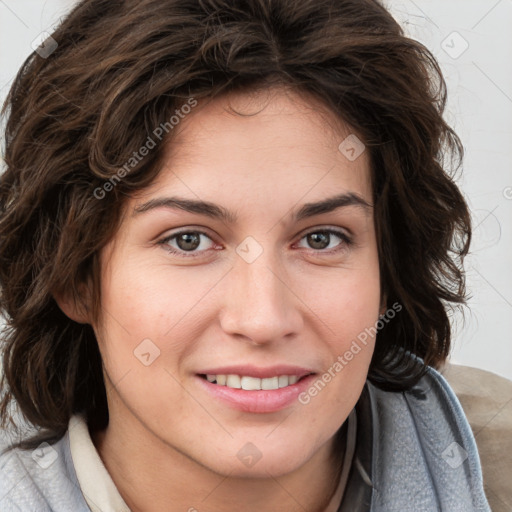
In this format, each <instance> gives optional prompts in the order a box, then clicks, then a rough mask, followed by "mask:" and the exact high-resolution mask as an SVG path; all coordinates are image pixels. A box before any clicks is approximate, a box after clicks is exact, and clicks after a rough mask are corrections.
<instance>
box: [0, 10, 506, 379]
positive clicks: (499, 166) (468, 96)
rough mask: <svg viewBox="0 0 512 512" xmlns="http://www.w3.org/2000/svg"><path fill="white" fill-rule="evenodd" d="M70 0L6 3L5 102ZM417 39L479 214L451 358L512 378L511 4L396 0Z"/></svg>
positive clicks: (0, 74) (1, 86) (0, 15)
mask: <svg viewBox="0 0 512 512" xmlns="http://www.w3.org/2000/svg"><path fill="white" fill-rule="evenodd" d="M73 4H74V1H71V0H46V1H44V0H0V101H3V99H4V97H5V95H6V93H7V91H8V88H9V86H10V84H11V82H12V79H13V77H14V75H15V74H16V72H17V70H18V68H19V67H20V65H21V64H22V62H23V61H24V59H25V58H26V57H27V56H28V55H29V54H30V53H31V51H32V48H31V44H32V41H34V40H35V39H37V37H38V36H39V34H40V33H41V32H43V31H49V32H51V28H52V26H54V25H55V24H56V23H58V21H59V19H60V18H61V16H62V15H63V14H65V13H66V12H67V11H68V10H69V8H70V7H71V6H72V5H73ZM386 6H387V7H388V8H389V9H390V10H391V12H392V13H393V15H394V16H395V18H396V19H397V20H398V21H399V22H400V23H401V25H402V27H403V28H404V30H405V31H406V33H407V34H408V35H410V36H411V37H413V38H414V39H417V40H419V41H421V42H422V43H423V44H425V45H426V46H427V47H428V48H429V49H430V50H431V51H432V52H433V53H434V55H435V56H436V57H437V59H438V61H439V62H440V64H441V67H442V69H443V73H444V75H445V78H446V81H447V84H448V93H449V105H448V112H447V114H446V119H447V120H448V122H449V123H450V124H451V125H452V126H453V127H454V128H455V130H456V131H457V132H458V134H459V136H460V137H461V139H462V142H463V144H464V147H465V150H466V157H465V160H464V165H463V172H462V174H461V175H460V176H461V177H460V179H459V184H460V186H461V188H462V190H463V192H464V194H465V195H466V198H467V200H468V203H469V205H470V208H471V211H472V214H473V220H474V242H473V246H472V250H471V256H470V257H469V258H468V259H467V264H466V268H467V273H468V288H469V290H470V292H471V295H472V298H471V300H470V302H469V309H468V310H466V313H465V315H464V318H463V317H462V316H461V315H456V316H455V317H454V319H453V326H454V335H455V336H454V348H453V351H452V361H453V362H455V363H459V364H465V365H469V366H475V367H478V368H483V369H486V370H490V371H492V372H494V373H497V374H499V375H502V376H505V377H508V378H509V379H512V339H511V334H510V333H511V331H512V166H511V163H512V64H511V62H512V31H511V30H510V26H511V24H512V0H387V1H386Z"/></svg>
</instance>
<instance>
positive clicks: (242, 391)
mask: <svg viewBox="0 0 512 512" xmlns="http://www.w3.org/2000/svg"><path fill="white" fill-rule="evenodd" d="M52 40H53V42H52V41H50V42H52V44H50V45H45V46H44V48H46V51H42V50H41V49H39V50H40V51H39V52H36V53H35V54H34V55H32V56H31V57H30V58H29V59H28V60H27V62H26V63H25V64H24V66H23V68H22V70H21V71H20V73H19V74H18V77H17V78H16V80H15V83H14V85H13V87H12V89H11V91H10V94H9V97H8V99H7V102H6V104H5V107H4V113H5V114H6V115H7V125H6V152H5V160H6V163H7V170H6V172H5V173H4V174H3V176H2V178H1V183H0V204H1V207H2V208H1V211H2V214H1V220H0V226H1V227H0V233H1V242H2V243H1V248H0V269H1V270H0V280H1V281H0V282H1V285H2V290H3V291H2V298H1V300H2V308H3V311H4V313H5V316H6V319H7V328H6V330H5V332H4V336H3V340H4V360H3V366H4V382H3V389H4V397H3V401H2V403H1V416H2V419H3V424H4V427H5V428H6V434H5V436H6V437H7V436H8V432H9V431H8V429H7V427H8V424H9V423H12V421H14V422H18V423H20V424H21V427H20V430H21V433H19V437H18V438H16V439H14V438H12V434H11V438H10V439H9V444H10V447H8V449H6V450H5V452H4V454H3V455H2V458H0V468H1V470H0V471H1V472H0V474H1V477H2V483H1V484H0V500H2V501H0V503H1V504H2V510H34V509H37V510H38V511H39V510H52V511H69V510H73V511H82V510H93V511H102V512H105V511H107V510H109V511H110V510H112V511H114V510H115V511H119V510H123V511H124V510H131V511H148V512H151V511H163V510H165V511H172V512H174V511H186V510H188V511H189V512H191V511H199V512H201V511H203V510H208V511H215V512H220V511H227V510H233V509H236V510H241V511H244V512H252V511H255V510H258V511H259V510H271V511H275V510H286V511H290V512H291V511H302V510H308V511H309V510H311V511H315V512H316V511H318V512H325V511H327V512H335V511H359V510H361V511H368V510H372V511H384V510H385V511H390V510H402V511H403V510H411V511H412V510H414V511H421V510H425V511H427V510H428V511H432V510H447V511H448V510H449V511H454V510H464V511H468V510H479V511H484V510H489V508H488V505H487V501H486V498H485V495H484V493H483V489H482V478H481V471H480V465H479V457H478V453H477V451H476V447H475V443H474V439H473V437H472V434H471V431H470V428H469V426H468V424H467V421H466V419H465V417H464V414H463V412H462V409H461V407H460V404H459V403H458V401H457V399H456V398H455V395H454V394H453V392H452V391H451V389H450V388H449V387H448V385H447V384H446V382H445V381H444V379H443V378H442V377H441V376H440V375H439V374H438V373H437V372H436V370H435V369H434V368H436V367H439V365H440V364H442V362H443V361H444V360H445V359H446V357H447V354H448V353H449V348H450V324H449V319H448V313H447V312H448V310H449V308H450V307H451V306H453V305H458V304H462V303H464V298H465V291H464V274H463V272H462V270H461V267H460V263H461V262H462V259H463V257H464V256H465V254H466V253H467V251H468V246H469V241H470V234H471V228H470V221H469V214H468V210H467V206H466V204H465V202H464V199H463V197H462V195H461V193H460V191H459V190H458V188H457V186H456V185H455V184H454V182H453V179H452V177H451V176H450V174H449V173H448V169H444V168H443V165H444V163H448V159H447V156H448V157H449V156H450V155H451V156H452V157H453V159H454V161H455V162H456V161H457V158H458V157H460V155H461V153H462V148H461V144H460V141H459V139H458V138H457V136H456V135H455V134H454V133H453V131H452V130H451V129H450V128H449V127H448V126H447V125H446V124H445V122H444V121H443V119H442V112H443V108H444V103H445V85H444V82H443V79H442V76H441V74H440V71H439V68H438V66H437V64H436V62H435V60H434V58H433V57H432V55H431V54H430V53H429V52H428V51H427V50H426V49H425V48H424V47H423V46H421V45H420V44H419V43H417V42H414V41H412V40H409V39H407V38H406V37H404V36H403V34H402V32H401V30H400V28H399V26H398V25H397V23H396V22H395V21H394V20H393V18H392V17H391V16H390V15H389V13H388V12H387V11H386V10H385V9H384V8H383V7H382V6H381V5H380V4H379V3H377V2H376V1H374V0H357V1H356V0H343V1H340V0H337V1H334V0H322V1H318V0H305V1H302V2H295V1H293V0H246V1H245V2H235V1H233V0H204V1H201V2H195V1H194V2H192V1H186V0H180V1H176V2H160V1H158V0H144V1H124V2H112V1H105V0H89V1H83V2H80V3H79V4H78V5H77V6H76V7H75V8H74V10H73V11H72V12H71V13H70V15H69V16H68V17H67V18H66V19H65V20H63V22H62V23H61V25H60V26H59V27H58V28H57V29H56V31H55V32H54V33H53V34H52ZM44 48H43V49H44ZM49 48H53V52H51V53H50V52H49V51H48V49H49ZM14 404H16V405H17V407H18V409H13V406H14ZM30 426H34V427H36V430H33V431H30V430H29V431H26V430H24V429H26V428H30ZM27 476H28V478H27Z"/></svg>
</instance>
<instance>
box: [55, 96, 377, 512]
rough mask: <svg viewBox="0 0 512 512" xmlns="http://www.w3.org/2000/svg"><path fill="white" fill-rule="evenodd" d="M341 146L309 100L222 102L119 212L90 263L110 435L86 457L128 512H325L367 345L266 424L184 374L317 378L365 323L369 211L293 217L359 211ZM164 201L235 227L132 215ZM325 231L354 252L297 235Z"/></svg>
mask: <svg viewBox="0 0 512 512" xmlns="http://www.w3.org/2000/svg"><path fill="white" fill-rule="evenodd" d="M229 107H233V108H234V110H235V111H236V112H242V113H243V114H250V115H238V114H236V113H233V111H232V110H230V109H229ZM350 133H351V130H350V129H349V128H348V127H347V126H346V125H344V124H343V123H342V122H341V121H340V120H339V119H337V118H336V117H335V116H334V114H333V113H331V112H329V111H327V110H326V109H325V108H324V107H323V106H322V105H321V104H320V103H319V102H318V101H316V100H315V99H313V98H311V97H308V96H306V95H304V94H301V95H299V94H297V93H295V92H292V91H290V90H286V89H284V88H276V89H272V90H266V91H260V92H257V93H253V94H248V93H244V94H238V95H233V94H232V95H230V96H224V97H220V98H217V99H215V100H213V101H211V102H210V103H207V104H200V105H199V106H198V107H196V109H195V110H193V111H192V112H191V113H190V114H188V115H187V116H186V118H185V119H184V120H182V121H181V122H180V124H179V126H178V127H177V130H176V133H175V135H176V137H175V139H174V140H173V142H172V143H171V144H170V145H169V146H168V148H167V153H166V160H165V165H164V167H163V169H162V171H161V172H160V173H159V175H158V177H157V178H156V180H155V181H154V182H153V183H152V184H151V186H150V187H149V188H147V189H145V190H143V191H141V192H139V193H138V194H137V195H136V196H134V197H132V198H131V199H130V200H129V201H128V202H127V203H126V208H125V212H124V217H123V221H122V224H121V226H120V229H119V231H118V233H117V234H116V236H115V238H114V239H113V240H112V242H111V243H110V244H109V245H107V246H106V247H105V248H104V250H103V252H102V254H101V262H102V275H101V283H102V311H103V315H102V318H101V319H100V321H99V322H97V323H93V327H94V329H95V332H96V335H97V338H98V343H99V346H100V351H101V354H102V358H103V362H104V374H105V382H106V387H107V397H108V405H109V412H110V423H109V425H108V427H107V429H106V430H105V431H103V432H97V433H94V434H93V442H94V443H95V446H96V448H97V450H98V452H99V454H100V456H101V458H102V460H103V461H104V463H105V466H106V468H107V469H108V471H109V473H110V474H111V476H112V478H113V480H114V482H115V484H116V486H117V487H118V489H119V492H120V493H121V495H122V497H123V499H124V500H125V501H126V503H127V504H128V506H129V507H130V508H131V510H133V511H142V510H144V511H145V512H152V511H161V510H171V511H187V510H188V511H193V510H197V511H198V512H202V511H206V510H207V511H215V512H223V511H226V512H227V511H230V512H231V511H232V510H235V509H236V510H241V511H243V512H256V511H257V512H261V510H279V511H287V512H295V511H297V512H299V511H300V512H304V510H306V511H308V512H309V511H311V512H316V511H318V512H320V511H322V512H323V511H324V510H326V508H325V507H326V505H327V502H328V501H329V498H330V497H331V495H332V494H333V491H334V490H335V486H336V485H337V478H338V475H337V473H335V466H334V461H335V460H336V459H339V455H338V454H334V455H335V457H334V459H333V457H332V455H333V439H334V437H333V436H334V435H335V433H336V432H337V431H338V430H339V429H340V427H341V426H342V425H343V424H344V422H345V420H346V419H347V417H348V415H349V413H350V411H351V410H352V409H353V407H354V406H355V404H356V402H357V400H358V398H359V396H360V393H361V391H362V388H363V385H364V382H365V379H366V376H367V373H368V367H369V364H370V360H371V356H372V353H373V346H374V340H373V339H371V338H370V339H369V341H368V345H367V346H366V347H363V348H362V350H361V351H360V352H359V353H358V354H357V355H356V356H354V358H353V359H352V360H351V361H350V363H349V364H347V365H346V366H345V367H344V368H343V370H342V371H341V372H339V373H337V374H336V377H335V378H333V379H332V380H331V382H330V383H329V384H328V385H327V386H326V387H325V388H324V389H323V390H322V391H321V392H320V393H318V395H317V396H315V397H314V398H312V399H311V400H310V402H309V403H308V404H306V405H303V404H301V403H299V402H298V401H297V402H294V403H293V404H292V405H291V406H289V407H287V408H285V409H283V410H281V411H278V412H275V413H264V414H255V413H246V412H241V411H238V410H236V409H233V408H230V407H228V406H226V404H225V403H223V402H220V401H218V400H216V399H213V398H211V397H210V396H209V395H208V394H206V393H205V392H204V391H203V390H202V388H201V386H200V385H199V383H198V381H197V377H196V372H197V371H198V370H200V369H202V368H208V367H210V368H211V367H215V366H222V365H228V364H253V365H255V366H260V367H265V366H270V365H274V364H279V363H287V364H295V365H299V366H305V367H308V368H312V369H313V370H314V371H315V372H317V373H318V374H319V375H321V374H322V373H323V372H326V371H327V369H328V368H329V367H331V366H332V364H333V363H334V362H335V361H336V359H337V357H338V356H340V355H343V354H344V353H345V352H346V351H347V350H348V349H349V347H350V345H351V343H352V341H353V340H354V339H355V338H356V337H357V335H358V334H359V333H361V332H362V331H364V329H365V328H367V327H369V326H372V325H374V324H375V322H376V321H377V319H378V316H379V313H381V312H382V311H383V305H382V303H381V288H380V277H379V260H378V253H377V244H376V235H375V228H374V220H373V210H372V208H371V207H370V208H363V207H360V206H346V207H341V208H338V209H336V210H334V211H332V212H329V213H322V214H320V215H316V216H314V217H310V218H306V219H303V220H301V221H295V220H293V219H292V216H291V214H292V213H293V212H295V211H297V210H298V209H299V208H300V207H301V206H302V205H303V204H305V203H310V202H315V201H319V200H322V199H326V198H327V197H331V196H334V195H337V194H340V193H353V194H357V195H358V196H360V197H361V198H363V199H364V200H365V201H366V202H367V203H369V204H371V201H372V188H371V180H370V170H369V168H370V161H369V155H368V152H367V151H365V152H363V154H362V155H361V156H360V157H359V158H357V159H356V160H355V161H349V160H348V159H347V158H346V157H345V156H344V155H343V154H342V153H341V152H340V151H339V150H338V145H339V144H340V142H341V141H343V140H344V139H345V137H347V135H349V134H350ZM170 196H180V197H183V198H187V199H196V200H197V199H201V200H204V201H210V202H212V203H215V204H217V205H220V206H222V207H224V208H226V209H228V210H229V211H231V212H233V214H236V215H237V217H238V218H237V220H236V222H227V221H221V220H218V219H212V218H209V217H207V216H205V215H201V214H197V213H190V212H187V211H184V210H181V209H171V208H165V207H162V208H156V209H152V210H149V211H146V212H144V213H134V212H135V210H136V209H137V208H138V207H140V206H141V205H142V204H144V203H146V202H148V201H150V200H152V199H157V198H162V197H170ZM325 228H333V229H338V230H339V231H341V232H342V233H345V234H348V235H350V237H351V239H352V242H353V243H352V244H347V243H346V242H344V240H343V239H341V238H339V237H338V236H336V235H331V236H330V239H329V236H327V241H326V242H325V246H327V245H328V244H329V245H328V248H327V249H321V248H320V249H319V248H318V245H317V246H315V245H314V241H313V242H312V241H311V240H310V238H308V237H307V236H306V235H307V234H308V233H312V232H315V233H318V231H320V232H321V231H322V229H325ZM197 229H200V230H201V231H204V232H205V233H207V235H208V236H207V237H205V236H201V245H200V246H199V247H198V248H197V249H195V254H196V255H197V257H187V256H186V254H187V252H186V251H185V250H183V249H181V251H180V247H183V246H184V245H185V247H186V244H183V243H182V244H181V246H180V245H179V244H178V240H177V239H176V238H175V239H174V240H167V242H164V243H159V242H162V240H164V239H165V238H168V237H169V236H171V235H172V234H176V233H177V232H178V231H183V230H186V231H187V232H194V230H197ZM248 236H251V237H253V238H254V239H255V240H256V241H257V242H258V243H259V245H260V246H261V249H262V250H263V252H262V254H261V255H260V256H259V257H258V258H257V259H256V260H255V261H254V262H252V263H248V262H247V261H245V260H244V259H243V258H242V257H240V256H239V255H238V254H237V252H236V249H237V247H238V246H239V244H241V242H242V241H243V240H244V239H245V238H246V237H248ZM169 248H173V249H175V250H177V251H180V254H179V255H178V254H171V253H170V252H169V250H168V249H169ZM336 249H338V251H336ZM329 251H331V252H330V253H329ZM332 251H336V252H332ZM183 254H185V256H183ZM188 254H190V253H188ZM63 309H65V310H66V311H67V312H68V313H69V314H70V316H73V315H75V316H76V314H77V313H76V312H73V311H70V309H69V307H66V306H65V305H64V307H63ZM148 338H149V339H150V340H151V341H152V343H154V345H155V346H157V347H158V349H159V350H160V355H159V357H158V358H156V359H155V360H154V362H152V364H150V365H149V366H145V365H143V364H142V363H141V362H140V361H139V359H137V358H136V357H135V356H134V350H135V349H136V348H137V346H138V345H139V344H140V343H141V341H142V340H144V339H148ZM248 442H250V443H252V444H254V445H255V446H256V447H257V449H258V450H259V452H261V454H262V456H261V459H260V460H259V461H258V462H257V463H256V464H254V465H253V466H252V467H247V466H246V465H244V464H243V463H241V461H240V460H239V459H238V457H237V453H238V452H239V450H240V449H241V448H242V447H244V446H245V445H246V443H248ZM298 447H300V449H298ZM341 455H342V454H341ZM333 474H334V477H333V478H328V476H329V475H333ZM170 507H172V508H170ZM329 510H331V509H329Z"/></svg>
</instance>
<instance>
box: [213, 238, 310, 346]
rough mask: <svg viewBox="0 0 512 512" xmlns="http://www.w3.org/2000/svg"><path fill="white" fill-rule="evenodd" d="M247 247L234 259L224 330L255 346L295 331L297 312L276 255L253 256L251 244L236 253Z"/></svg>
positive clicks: (225, 310)
mask: <svg viewBox="0 0 512 512" xmlns="http://www.w3.org/2000/svg"><path fill="white" fill-rule="evenodd" d="M247 247H249V251H248V252H247V253H243V252H242V253H241V255H240V254H239V255H238V256H237V258H236V260H235V264H234V268H233V270H232V272H230V276H229V282H228V286H227V289H226V290H225V292H226V296H225V301H224V306H225V308H224V314H223V318H222V325H223V328H224V330H225V331H226V332H229V333H230V334H238V335H243V336H244V337H245V338H247V339H250V340H251V341H252V342H253V343H257V344H262V343H267V342H270V341H273V340H277V339H279V338H283V337H284V336H286V335H287V334H291V333H294V332H297V331H298V330H299V329H300V325H301V316H300V312H299V311H298V309H297V303H296V301H295V300H294V295H293V293H292V292H291V290H290V289H289V288H288V286H289V285H288V284H287V283H286V276H285V275H284V272H283V268H282V266H281V265H280V264H279V260H278V258H277V256H276V255H275V254H273V253H272V251H271V250H265V251H263V250H261V251H259V254H258V255H257V256H255V249H256V248H255V246H254V245H253V246H252V247H251V245H250V242H249V246H244V244H243V243H242V244H240V246H239V250H240V248H241V249H242V251H243V249H244V248H246V249H247ZM260 247H261V246H260ZM261 249H262V248H261ZM237 252H238V251H237ZM251 252H252V254H251ZM256 252H258V251H256ZM246 254H251V257H246V256H245V255H246Z"/></svg>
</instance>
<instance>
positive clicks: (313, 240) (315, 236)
mask: <svg viewBox="0 0 512 512" xmlns="http://www.w3.org/2000/svg"><path fill="white" fill-rule="evenodd" d="M308 237H309V242H310V244H311V246H312V247H313V248H314V249H325V248H326V247H327V246H328V245H329V234H328V233H311V234H310V235H308ZM318 245H320V246H318Z"/></svg>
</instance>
